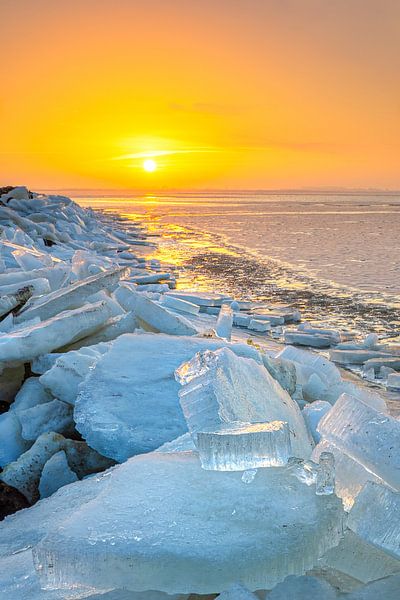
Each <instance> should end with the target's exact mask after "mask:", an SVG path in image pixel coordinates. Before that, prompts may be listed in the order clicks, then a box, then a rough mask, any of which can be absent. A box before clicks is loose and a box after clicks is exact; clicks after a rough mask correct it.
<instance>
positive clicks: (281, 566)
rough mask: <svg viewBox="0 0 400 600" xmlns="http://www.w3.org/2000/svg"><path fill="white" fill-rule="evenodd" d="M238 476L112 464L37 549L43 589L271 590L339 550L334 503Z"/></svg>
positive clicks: (271, 475) (302, 489) (280, 473)
mask: <svg viewBox="0 0 400 600" xmlns="http://www.w3.org/2000/svg"><path fill="white" fill-rule="evenodd" d="M241 476H242V474H241V473H235V472H215V471H205V470H204V469H202V468H201V465H200V462H199V460H198V457H197V456H196V455H195V454H192V453H190V452H179V453H176V454H163V453H156V452H154V453H149V454H143V455H141V456H135V457H134V458H132V459H130V460H128V461H127V462H125V463H124V464H122V465H118V466H117V467H115V468H114V469H113V470H111V471H110V474H109V483H108V485H107V487H106V488H103V491H102V492H101V493H100V494H99V495H97V497H96V498H95V499H94V500H93V501H92V502H89V503H86V504H84V505H83V506H82V507H79V508H77V509H76V510H75V511H74V512H73V514H72V516H71V517H70V518H69V519H68V520H64V521H63V522H62V524H61V527H60V528H58V529H56V528H55V527H52V530H51V531H50V532H49V534H48V535H47V536H46V537H45V538H44V539H42V541H41V542H40V543H39V544H38V545H37V546H36V547H35V549H34V554H35V561H36V565H37V567H38V569H39V572H40V574H41V581H42V585H43V586H44V587H46V588H50V589H52V588H53V589H54V588H55V587H56V588H61V587H64V588H66V589H68V588H70V587H73V586H85V585H86V586H93V587H95V588H96V587H97V588H100V589H104V588H106V589H107V588H108V589H110V588H125V589H127V590H132V591H138V592H140V591H144V590H148V589H158V590H160V591H164V592H166V593H170V594H174V593H200V594H207V593H217V592H222V591H223V590H226V589H228V588H229V587H230V586H231V585H232V581H241V582H242V584H243V585H245V586H247V587H248V588H249V589H251V590H256V589H271V588H273V587H274V586H275V585H276V584H277V583H278V582H279V581H281V580H282V579H283V578H285V577H286V576H287V575H291V574H303V573H304V572H305V571H306V570H308V569H310V568H312V566H313V564H314V563H315V562H316V560H317V558H318V557H319V556H320V555H321V554H322V553H324V552H325V551H326V550H327V549H328V548H330V547H332V546H335V545H337V543H338V542H339V539H340V537H341V535H342V527H343V514H344V513H343V510H342V507H341V502H340V500H339V499H338V498H336V497H335V496H329V497H328V496H326V497H325V496H316V495H315V493H314V490H313V489H312V488H309V487H307V486H305V485H303V484H302V483H301V482H298V481H296V479H294V478H293V477H291V476H290V474H288V473H287V472H286V470H285V469H284V468H280V467H277V468H276V469H259V470H258V473H257V476H256V477H255V479H254V481H253V482H252V484H251V485H244V484H243V481H242V479H241ZM87 481H88V482H90V479H89V480H87ZM75 486H76V484H72V485H70V486H66V488H62V489H63V490H68V489H69V488H74V487H75ZM58 493H60V492H57V494H58ZM53 498H54V496H52V497H51V499H53ZM63 502H65V501H64V499H63ZM0 532H1V529H0ZM0 538H1V536H0ZM99 564H101V565H102V568H101V569H99Z"/></svg>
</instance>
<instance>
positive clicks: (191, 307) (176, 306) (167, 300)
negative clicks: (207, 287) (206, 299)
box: [162, 294, 200, 315]
mask: <svg viewBox="0 0 400 600" xmlns="http://www.w3.org/2000/svg"><path fill="white" fill-rule="evenodd" d="M162 302H163V304H164V306H166V307H167V308H171V309H172V310H177V311H179V312H183V313H189V314H191V315H197V314H198V312H199V310H200V307H199V305H198V304H193V302H188V301H187V300H182V298H174V296H170V295H169V294H164V296H163V300H162Z"/></svg>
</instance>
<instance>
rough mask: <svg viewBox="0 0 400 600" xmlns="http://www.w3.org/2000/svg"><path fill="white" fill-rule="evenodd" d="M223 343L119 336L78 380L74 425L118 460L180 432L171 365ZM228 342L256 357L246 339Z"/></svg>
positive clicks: (176, 387)
mask: <svg viewBox="0 0 400 600" xmlns="http://www.w3.org/2000/svg"><path fill="white" fill-rule="evenodd" d="M226 344H227V342H223V341H221V340H216V339H208V338H194V337H181V336H168V335H161V334H158V335H154V334H150V333H145V334H126V335H122V336H120V337H119V338H117V339H116V340H115V341H114V342H113V344H112V345H111V347H110V350H109V352H107V353H106V354H104V356H103V357H102V358H101V359H100V360H99V361H98V362H97V363H96V367H95V369H94V370H93V371H91V372H90V374H89V375H88V377H87V378H86V380H85V381H84V382H83V383H82V384H81V387H80V393H79V396H78V398H77V401H76V404H75V412H74V418H75V422H76V427H77V429H78V431H79V432H80V433H81V434H82V436H83V437H84V439H86V440H87V443H88V444H89V445H90V446H91V447H92V448H94V449H96V450H97V451H98V452H100V454H102V455H104V456H109V457H110V458H113V459H115V460H117V461H120V462H122V461H124V460H126V459H127V458H129V457H130V456H133V455H134V454H138V453H141V452H149V451H151V450H155V449H156V448H158V447H159V446H161V444H163V443H164V442H169V441H171V440H173V439H175V438H177V437H178V436H180V435H182V434H183V433H186V431H187V426H186V422H185V419H184V416H183V414H182V410H181V407H180V404H179V398H178V390H179V385H178V383H177V382H176V381H175V379H174V371H175V369H176V368H177V367H179V365H180V364H182V363H183V362H184V361H186V360H188V359H190V358H191V357H192V356H193V355H194V354H196V352H198V351H199V350H205V349H212V350H214V349H215V350H216V349H218V348H221V347H223V346H224V345H226ZM230 347H231V348H232V350H233V351H234V352H237V353H238V354H239V355H245V356H252V357H254V358H257V357H259V355H258V352H257V351H256V350H254V349H253V348H250V346H248V345H247V344H232V345H231V346H230Z"/></svg>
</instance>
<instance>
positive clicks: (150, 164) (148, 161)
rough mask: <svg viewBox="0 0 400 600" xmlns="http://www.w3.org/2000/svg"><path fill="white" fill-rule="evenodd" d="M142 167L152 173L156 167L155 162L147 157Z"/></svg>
mask: <svg viewBox="0 0 400 600" xmlns="http://www.w3.org/2000/svg"><path fill="white" fill-rule="evenodd" d="M143 169H144V170H145V171H147V173H152V172H153V171H155V170H156V169H157V163H156V161H155V160H153V159H152V158H147V159H146V160H145V161H143Z"/></svg>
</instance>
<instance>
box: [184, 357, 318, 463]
mask: <svg viewBox="0 0 400 600" xmlns="http://www.w3.org/2000/svg"><path fill="white" fill-rule="evenodd" d="M176 377H177V379H178V380H179V381H180V383H181V384H182V386H183V387H182V390H181V391H180V392H179V397H180V402H181V406H182V409H183V413H184V415H185V418H186V421H187V425H188V429H189V431H190V432H191V434H192V435H193V439H194V442H195V444H196V445H197V449H198V451H199V453H200V459H201V461H202V464H203V466H205V468H216V469H220V470H241V469H243V468H246V469H247V468H256V467H258V466H269V465H270V466H272V465H282V464H285V463H286V462H287V460H288V458H289V457H290V455H291V454H292V453H293V454H294V455H295V456H299V457H302V458H309V456H310V454H311V450H312V446H313V444H312V441H311V438H310V435H309V433H308V431H307V427H306V425H305V422H304V419H303V417H302V415H301V412H300V409H299V407H298V405H297V403H296V402H295V401H294V400H292V398H291V397H290V396H289V394H288V393H287V392H286V391H285V390H283V388H282V387H281V386H280V385H279V383H278V382H277V381H276V380H274V379H273V378H272V377H271V375H270V374H269V373H268V371H267V370H266V369H265V367H264V366H263V365H260V364H259V363H257V362H256V361H255V360H253V359H247V358H241V357H237V356H236V355H235V354H234V353H233V352H232V351H231V350H230V349H229V348H222V349H220V350H217V351H216V352H211V351H208V352H203V353H199V354H196V356H195V357H194V358H193V359H192V360H191V361H189V362H188V363H184V364H183V365H182V366H181V367H180V368H179V369H177V371H176ZM243 465H245V466H243Z"/></svg>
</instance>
